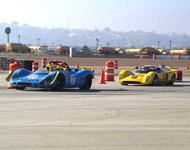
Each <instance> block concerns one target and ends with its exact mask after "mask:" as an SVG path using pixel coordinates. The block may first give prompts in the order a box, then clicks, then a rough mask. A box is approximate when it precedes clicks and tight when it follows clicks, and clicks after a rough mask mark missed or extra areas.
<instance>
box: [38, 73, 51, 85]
mask: <svg viewBox="0 0 190 150" xmlns="http://www.w3.org/2000/svg"><path fill="white" fill-rule="evenodd" d="M51 79H52V76H50V75H49V76H47V77H46V78H45V79H44V80H43V81H41V82H40V84H41V85H47V84H48V83H49V82H50V80H51Z"/></svg>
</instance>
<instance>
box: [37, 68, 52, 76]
mask: <svg viewBox="0 0 190 150" xmlns="http://www.w3.org/2000/svg"><path fill="white" fill-rule="evenodd" d="M34 73H35V74H40V75H47V74H48V73H49V72H47V71H46V70H45V69H43V70H37V71H36V72H34Z"/></svg>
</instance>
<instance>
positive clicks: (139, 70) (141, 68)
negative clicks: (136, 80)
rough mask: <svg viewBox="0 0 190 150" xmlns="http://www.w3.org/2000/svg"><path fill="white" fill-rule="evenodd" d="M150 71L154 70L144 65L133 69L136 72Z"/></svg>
mask: <svg viewBox="0 0 190 150" xmlns="http://www.w3.org/2000/svg"><path fill="white" fill-rule="evenodd" d="M150 71H155V70H153V69H150V68H149V67H145V66H142V67H139V68H138V69H137V70H135V72H136V73H148V72H150Z"/></svg>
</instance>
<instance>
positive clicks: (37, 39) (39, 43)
mask: <svg viewBox="0 0 190 150" xmlns="http://www.w3.org/2000/svg"><path fill="white" fill-rule="evenodd" d="M37 40H38V46H40V39H39V38H38V39H37Z"/></svg>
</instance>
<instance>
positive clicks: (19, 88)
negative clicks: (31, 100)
mask: <svg viewBox="0 0 190 150" xmlns="http://www.w3.org/2000/svg"><path fill="white" fill-rule="evenodd" d="M15 88H16V89H17V90H24V89H25V88H26V87H15Z"/></svg>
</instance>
